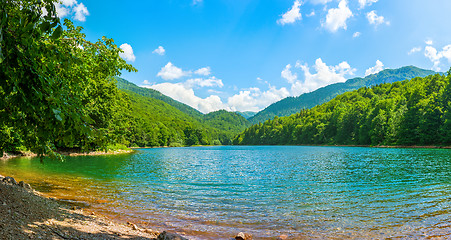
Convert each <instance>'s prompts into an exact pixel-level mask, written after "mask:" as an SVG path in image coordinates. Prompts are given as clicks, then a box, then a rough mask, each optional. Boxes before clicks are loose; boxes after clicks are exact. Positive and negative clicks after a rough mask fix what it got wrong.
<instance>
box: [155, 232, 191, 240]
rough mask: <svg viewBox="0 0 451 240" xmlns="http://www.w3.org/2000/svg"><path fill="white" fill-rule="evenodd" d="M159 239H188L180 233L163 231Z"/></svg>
mask: <svg viewBox="0 0 451 240" xmlns="http://www.w3.org/2000/svg"><path fill="white" fill-rule="evenodd" d="M157 240H188V239H186V238H184V237H182V236H180V235H178V234H175V233H168V232H166V231H163V232H162V233H160V234H159V235H158V237H157Z"/></svg>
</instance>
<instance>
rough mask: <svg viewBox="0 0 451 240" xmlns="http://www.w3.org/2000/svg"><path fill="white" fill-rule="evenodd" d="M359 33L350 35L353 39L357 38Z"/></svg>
mask: <svg viewBox="0 0 451 240" xmlns="http://www.w3.org/2000/svg"><path fill="white" fill-rule="evenodd" d="M360 35H361V33H360V32H355V33H354V34H352V37H353V38H358V37H360Z"/></svg>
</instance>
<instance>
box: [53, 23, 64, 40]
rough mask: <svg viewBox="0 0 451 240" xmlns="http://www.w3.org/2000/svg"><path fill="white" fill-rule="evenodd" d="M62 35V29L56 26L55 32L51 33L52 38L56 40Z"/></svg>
mask: <svg viewBox="0 0 451 240" xmlns="http://www.w3.org/2000/svg"><path fill="white" fill-rule="evenodd" d="M62 33H63V28H62V27H61V26H58V27H57V28H56V29H55V31H53V34H52V38H53V39H58V38H59V37H61V34H62Z"/></svg>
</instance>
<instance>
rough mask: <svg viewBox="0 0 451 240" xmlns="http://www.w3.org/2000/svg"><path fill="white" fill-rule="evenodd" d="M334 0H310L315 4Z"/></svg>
mask: <svg viewBox="0 0 451 240" xmlns="http://www.w3.org/2000/svg"><path fill="white" fill-rule="evenodd" d="M331 1H332V0H310V2H311V3H313V4H327V3H328V2H331Z"/></svg>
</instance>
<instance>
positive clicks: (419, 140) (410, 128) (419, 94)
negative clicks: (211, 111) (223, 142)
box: [234, 69, 451, 146]
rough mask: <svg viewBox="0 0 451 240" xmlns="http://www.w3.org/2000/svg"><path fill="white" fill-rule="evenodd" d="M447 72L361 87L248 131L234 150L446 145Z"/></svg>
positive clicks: (450, 123) (450, 116)
mask: <svg viewBox="0 0 451 240" xmlns="http://www.w3.org/2000/svg"><path fill="white" fill-rule="evenodd" d="M450 75H451V69H450V71H448V73H447V74H445V75H441V74H435V75H431V76H427V77H424V78H420V77H417V78H414V79H411V80H405V81H402V82H394V83H391V84H390V83H386V84H379V85H376V86H374V87H363V88H360V89H358V90H355V91H351V92H347V93H344V94H341V95H339V96H337V97H336V98H334V99H332V100H331V101H329V102H327V103H324V104H322V105H319V106H316V107H314V108H312V109H304V110H302V111H300V112H299V113H296V114H293V115H291V116H288V117H275V118H274V119H273V120H268V121H266V122H264V123H259V124H256V125H253V126H252V127H250V128H248V129H246V130H245V131H244V132H242V133H241V134H239V135H238V136H236V137H235V139H234V144H238V145H303V144H306V145H309V144H320V145H371V146H379V145H405V146H408V145H450V144H451V84H450V79H451V77H450Z"/></svg>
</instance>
